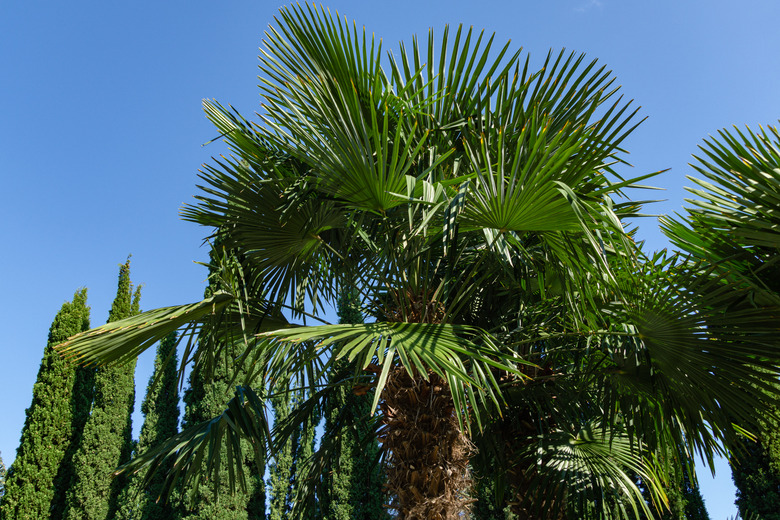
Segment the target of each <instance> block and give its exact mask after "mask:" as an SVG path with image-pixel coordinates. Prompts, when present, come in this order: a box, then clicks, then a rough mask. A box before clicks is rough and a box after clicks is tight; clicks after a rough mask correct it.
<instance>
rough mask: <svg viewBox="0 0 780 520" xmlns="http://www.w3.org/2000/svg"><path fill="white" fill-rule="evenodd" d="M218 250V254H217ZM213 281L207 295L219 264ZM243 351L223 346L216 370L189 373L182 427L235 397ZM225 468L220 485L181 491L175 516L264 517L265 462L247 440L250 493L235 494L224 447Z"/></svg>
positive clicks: (193, 519) (192, 519)
mask: <svg viewBox="0 0 780 520" xmlns="http://www.w3.org/2000/svg"><path fill="white" fill-rule="evenodd" d="M222 248H223V246H222V245H221V243H220V242H219V240H217V241H216V243H215V244H214V249H213V250H212V252H211V261H212V264H216V263H217V260H218V258H217V256H218V255H219V256H220V257H225V252H224V250H223V249H222ZM215 252H218V253H215ZM210 271H211V272H210V273H209V274H210V280H211V281H210V282H209V286H208V287H207V288H206V291H205V295H206V296H207V297H208V296H211V295H212V294H213V292H214V291H215V287H216V283H215V281H214V278H213V277H215V276H216V267H215V266H214V265H212V266H211V267H210ZM242 352H243V346H242V345H228V346H226V347H224V348H223V349H222V354H221V355H222V356H223V357H222V359H220V360H217V361H216V363H215V368H214V371H213V373H210V374H204V373H203V371H202V370H200V369H195V370H193V371H192V373H191V374H190V378H189V388H188V389H187V390H186V391H185V392H184V403H185V410H184V422H183V424H182V429H185V428H187V427H188V426H191V425H193V424H197V423H200V422H202V421H206V420H209V419H212V418H214V417H215V416H217V415H219V414H220V413H222V412H223V411H224V409H225V405H226V404H227V402H228V401H229V400H230V399H231V398H233V396H234V392H233V390H234V389H233V388H232V387H228V385H229V384H230V382H231V381H233V380H234V377H233V376H234V374H235V370H236V365H235V363H234V360H235V359H236V358H237V357H238V355H239V354H241V353H242ZM243 382H244V379H243V378H242V377H241V374H239V376H238V377H236V378H235V384H241V383H243ZM222 450H223V452H222V467H221V468H220V471H221V479H220V482H219V486H217V485H216V483H215V482H214V481H209V480H207V479H205V478H204V479H203V481H202V482H201V483H200V486H199V489H198V491H197V493H196V495H195V498H194V501H193V499H192V497H191V489H184V490H180V494H179V496H177V497H176V499H175V500H176V502H177V506H176V515H175V517H176V518H178V519H182V520H184V519H186V520H200V519H202V520H265V518H266V516H265V502H266V497H265V486H264V483H263V475H264V473H265V462H264V461H256V460H255V457H254V450H253V449H252V447H251V445H250V444H249V443H248V442H242V451H243V455H244V461H243V462H244V468H245V474H246V475H247V488H248V489H247V492H246V493H245V492H242V491H241V489H240V487H237V489H236V492H235V493H232V492H231V490H230V485H229V482H228V475H227V464H228V463H227V462H226V461H227V460H228V457H227V453H226V450H225V448H224V446H223V447H222Z"/></svg>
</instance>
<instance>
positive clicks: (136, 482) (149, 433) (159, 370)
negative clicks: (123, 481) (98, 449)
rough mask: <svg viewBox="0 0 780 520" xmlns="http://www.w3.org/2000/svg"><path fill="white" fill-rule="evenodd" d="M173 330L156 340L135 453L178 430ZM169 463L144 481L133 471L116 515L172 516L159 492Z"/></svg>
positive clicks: (138, 519)
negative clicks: (133, 473)
mask: <svg viewBox="0 0 780 520" xmlns="http://www.w3.org/2000/svg"><path fill="white" fill-rule="evenodd" d="M176 345H177V341H176V333H172V334H170V335H169V336H167V337H166V338H165V339H163V340H162V341H161V342H160V345H159V346H158V347H157V355H156V356H155V359H154V373H153V374H152V376H151V377H150V378H149V384H148V385H147V387H146V394H145V396H144V400H143V402H142V403H141V412H142V413H143V414H144V423H143V426H142V427H141V434H140V436H139V438H138V442H137V443H136V446H135V453H136V455H138V454H141V453H145V452H146V451H148V450H150V449H152V448H154V447H156V446H157V445H159V444H160V443H162V442H163V441H165V440H166V439H168V438H169V437H172V436H174V435H176V433H178V431H179V391H178V377H177V366H178V361H177V360H178V356H177V355H176ZM167 470H170V467H164V468H160V471H161V473H159V474H157V475H153V476H152V477H151V479H150V481H149V482H148V483H145V482H144V478H143V477H144V476H145V475H134V476H131V477H130V482H129V484H128V486H127V487H125V488H124V489H123V490H122V491H121V493H120V498H119V513H118V515H117V518H119V519H127V520H131V519H132V520H167V519H170V518H172V517H173V516H172V515H173V507H172V505H171V503H170V501H167V500H164V499H161V500H158V499H159V498H160V497H161V496H162V495H163V475H162V472H164V471H167Z"/></svg>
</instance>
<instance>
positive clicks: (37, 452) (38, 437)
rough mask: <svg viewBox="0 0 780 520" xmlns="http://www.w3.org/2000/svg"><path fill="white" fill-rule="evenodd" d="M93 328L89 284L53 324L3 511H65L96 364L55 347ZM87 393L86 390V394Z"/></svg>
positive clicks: (22, 514)
mask: <svg viewBox="0 0 780 520" xmlns="http://www.w3.org/2000/svg"><path fill="white" fill-rule="evenodd" d="M87 329H89V307H87V290H86V289H81V290H79V291H77V292H76V293H75V294H74V295H73V301H71V302H66V303H64V304H63V305H62V307H61V308H60V311H59V312H58V313H57V315H56V316H55V318H54V321H53V323H52V324H51V328H50V329H49V340H48V343H47V345H46V348H45V349H44V352H43V361H42V362H41V366H40V369H39V370H38V377H37V379H36V381H35V385H34V386H33V398H32V404H31V405H30V407H29V408H28V409H27V417H26V419H25V422H24V427H23V428H22V436H21V441H20V443H19V448H18V449H17V452H16V460H14V462H13V464H12V465H11V469H10V471H9V472H8V476H7V482H6V485H5V486H4V488H5V496H4V497H3V500H2V505H0V517H2V518H7V519H9V520H10V519H20V520H24V519H31V520H37V519H39V518H56V519H59V518H61V516H62V507H61V505H62V498H63V496H64V494H65V488H66V487H67V485H68V484H67V483H69V481H70V477H71V474H72V471H73V468H72V458H73V454H74V452H75V446H76V445H77V444H78V441H79V438H80V433H81V431H82V428H83V426H84V422H85V421H86V418H87V417H88V416H89V399H90V392H89V391H87V392H83V388H82V387H84V386H86V387H87V388H88V389H90V388H91V374H92V372H93V371H92V370H89V369H84V368H78V367H77V366H76V365H74V364H73V363H70V362H69V361H66V360H65V359H63V358H62V357H61V356H60V355H59V354H58V353H57V352H55V351H54V346H55V345H57V344H59V343H61V342H63V341H65V340H66V339H67V338H68V337H69V336H72V335H74V334H77V333H79V332H83V331H85V330H87ZM85 394H86V395H85Z"/></svg>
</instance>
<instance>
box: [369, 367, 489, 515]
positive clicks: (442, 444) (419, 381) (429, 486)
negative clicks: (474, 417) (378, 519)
mask: <svg viewBox="0 0 780 520" xmlns="http://www.w3.org/2000/svg"><path fill="white" fill-rule="evenodd" d="M382 397H383V400H382V403H381V407H382V413H383V416H384V417H385V420H384V427H383V428H382V430H381V431H380V435H379V440H380V441H381V442H382V443H383V444H384V449H385V451H386V453H387V489H388V492H389V494H390V497H391V504H390V507H391V508H392V509H395V510H396V511H398V515H399V516H398V517H399V518H401V519H403V520H454V519H457V518H463V517H462V514H463V513H464V512H466V511H467V510H468V503H469V500H468V492H469V491H470V488H471V484H472V481H471V474H470V471H469V457H470V456H471V454H472V452H473V450H474V449H473V445H472V444H471V442H470V441H469V440H468V438H467V437H466V436H465V435H464V434H463V432H462V431H461V430H460V428H459V426H458V420H457V418H456V416H455V406H454V404H453V401H452V395H451V393H450V388H449V385H448V384H447V382H446V381H445V380H443V379H442V378H441V377H439V376H438V375H437V374H434V373H429V374H427V379H426V378H425V377H423V376H422V375H420V374H409V372H407V371H406V369H405V368H403V367H397V368H394V369H392V371H391V372H390V374H389V376H388V379H387V384H386V386H385V388H384V390H383V392H382Z"/></svg>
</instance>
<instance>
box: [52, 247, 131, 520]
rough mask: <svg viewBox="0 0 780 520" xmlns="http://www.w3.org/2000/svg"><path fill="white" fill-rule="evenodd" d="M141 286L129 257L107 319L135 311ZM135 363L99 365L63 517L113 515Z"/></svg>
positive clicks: (127, 440) (126, 452)
mask: <svg viewBox="0 0 780 520" xmlns="http://www.w3.org/2000/svg"><path fill="white" fill-rule="evenodd" d="M139 302H140V288H137V289H135V290H133V285H132V283H131V282H130V259H129V258H128V259H127V261H126V262H125V263H124V264H122V265H121V266H120V269H119V283H118V287H117V294H116V298H115V299H114V302H113V304H112V305H111V311H110V312H109V318H108V321H109V322H112V321H116V320H120V319H123V318H127V317H129V316H132V315H134V314H137V313H138V312H139V310H140V309H139ZM134 376H135V361H133V362H130V363H126V364H123V365H107V366H102V367H100V368H98V369H97V371H96V375H95V395H94V402H93V405H92V413H91V415H90V417H89V420H88V421H87V424H86V426H85V428H84V435H83V437H82V441H81V445H80V446H79V449H78V452H77V453H76V456H75V459H74V460H75V467H76V473H75V475H74V479H73V484H72V486H71V488H70V489H69V491H68V497H67V508H66V515H65V518H66V519H67V520H77V519H78V520H81V519H84V520H107V519H109V518H111V519H113V518H114V517H115V516H116V513H117V509H118V504H117V497H118V495H119V492H120V490H121V489H122V487H124V486H125V485H126V479H125V478H121V477H120V478H116V479H114V478H113V472H114V470H115V469H116V468H117V467H118V466H121V465H122V464H124V463H126V462H128V461H129V460H130V456H131V454H132V449H133V442H132V424H131V415H132V413H133V406H134V404H135V382H134Z"/></svg>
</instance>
